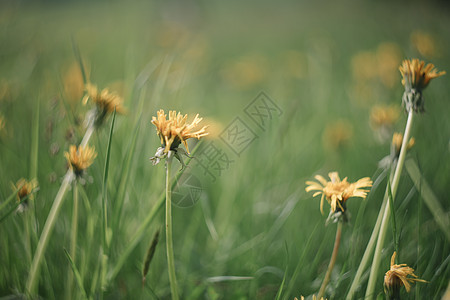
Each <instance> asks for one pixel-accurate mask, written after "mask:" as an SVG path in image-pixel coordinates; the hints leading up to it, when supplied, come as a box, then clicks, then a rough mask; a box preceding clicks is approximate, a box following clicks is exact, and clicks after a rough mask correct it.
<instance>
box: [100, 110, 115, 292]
mask: <svg viewBox="0 0 450 300" xmlns="http://www.w3.org/2000/svg"><path fill="white" fill-rule="evenodd" d="M115 121H116V109H115V108H114V113H113V119H112V122H111V129H110V131H109V139H108V148H107V150H106V160H105V170H104V173H103V187H102V265H101V276H102V280H101V287H102V296H103V291H104V290H105V289H106V284H107V282H106V274H107V264H108V256H109V244H110V243H109V242H110V234H109V231H108V191H107V184H108V174H109V162H110V158H111V142H112V135H113V131H114V123H115Z"/></svg>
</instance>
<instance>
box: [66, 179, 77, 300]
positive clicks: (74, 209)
mask: <svg viewBox="0 0 450 300" xmlns="http://www.w3.org/2000/svg"><path fill="white" fill-rule="evenodd" d="M77 233H78V185H77V182H76V181H74V183H73V207H72V228H71V234H70V257H71V262H73V263H74V264H75V261H76V248H77ZM68 275H69V276H68V286H67V289H66V292H67V294H66V299H72V286H73V271H72V270H70V271H69V274H68Z"/></svg>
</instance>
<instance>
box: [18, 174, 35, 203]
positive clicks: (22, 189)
mask: <svg viewBox="0 0 450 300" xmlns="http://www.w3.org/2000/svg"><path fill="white" fill-rule="evenodd" d="M37 187H38V182H37V180H36V179H32V180H30V181H27V180H26V179H24V178H20V179H19V180H18V181H17V183H16V185H15V186H14V189H18V192H17V202H20V201H21V200H22V199H23V198H25V197H26V196H28V198H29V199H31V200H33V198H34V196H33V192H34V191H35V190H36V188H37Z"/></svg>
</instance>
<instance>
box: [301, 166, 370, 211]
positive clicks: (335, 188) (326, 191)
mask: <svg viewBox="0 0 450 300" xmlns="http://www.w3.org/2000/svg"><path fill="white" fill-rule="evenodd" d="M328 176H329V177H330V179H331V181H327V180H325V178H323V177H322V176H320V175H316V176H315V177H314V178H316V180H317V181H319V182H314V181H307V182H306V184H307V185H308V186H307V187H306V189H305V190H306V191H307V192H310V191H317V192H315V193H314V195H313V197H315V196H317V195H320V194H322V198H321V200H320V211H321V212H322V214H323V199H324V198H325V199H326V200H327V201H328V203H329V204H330V206H331V211H332V212H335V211H336V210H340V211H344V210H345V209H344V206H345V202H346V201H347V199H349V198H351V197H360V198H363V199H365V198H366V196H367V193H368V192H369V190H363V189H362V188H364V187H371V186H372V181H371V180H370V178H369V177H364V178H361V179H359V180H358V181H357V182H354V183H350V182H348V181H347V177H345V178H344V179H343V180H342V181H341V179H340V178H339V174H338V172H331V173H328Z"/></svg>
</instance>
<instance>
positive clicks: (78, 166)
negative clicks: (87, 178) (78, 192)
mask: <svg viewBox="0 0 450 300" xmlns="http://www.w3.org/2000/svg"><path fill="white" fill-rule="evenodd" d="M64 156H65V158H66V159H67V162H68V164H69V167H70V169H71V170H72V171H73V172H74V173H75V175H77V176H80V175H81V174H82V173H83V171H84V170H86V169H87V168H88V167H89V166H90V165H92V163H93V162H94V159H95V157H97V153H96V152H95V149H94V148H91V147H89V146H86V147H81V146H79V147H78V148H77V146H75V145H71V146H70V147H69V152H64Z"/></svg>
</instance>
